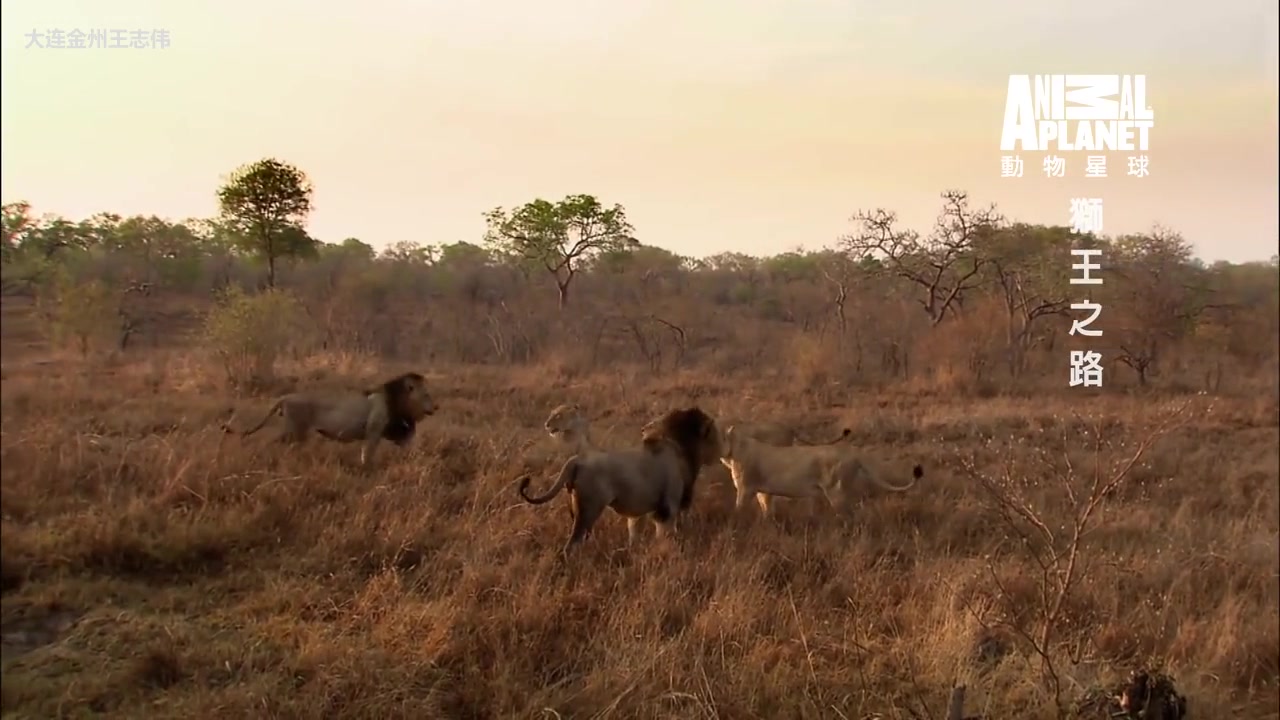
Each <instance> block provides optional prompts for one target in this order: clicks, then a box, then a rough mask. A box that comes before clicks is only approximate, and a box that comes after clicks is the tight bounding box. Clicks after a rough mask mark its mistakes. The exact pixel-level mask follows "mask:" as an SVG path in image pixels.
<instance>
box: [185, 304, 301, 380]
mask: <svg viewBox="0 0 1280 720" xmlns="http://www.w3.org/2000/svg"><path fill="white" fill-rule="evenodd" d="M313 330H314V328H312V327H311V326H310V323H309V322H308V317H307V314H306V311H305V309H304V308H303V306H302V303H301V302H300V301H299V300H298V299H297V298H296V297H295V296H294V295H292V294H291V293H289V292H288V291H285V290H279V289H273V290H267V291H264V292H262V293H259V294H257V295H249V294H246V293H245V292H244V291H243V290H241V289H240V288H238V287H235V286H229V287H227V288H226V289H225V290H223V291H222V292H221V293H220V295H219V297H218V301H217V302H216V303H215V304H214V307H213V308H212V309H210V310H209V312H208V314H206V315H205V322H204V342H205V345H206V346H207V347H208V348H209V349H210V350H212V351H213V353H214V354H216V355H217V357H218V359H219V360H220V362H221V364H222V369H223V372H224V373H225V376H226V380H227V383H228V384H229V385H230V386H231V387H233V388H236V389H252V388H258V387H264V386H266V385H268V384H270V382H271V381H272V380H273V379H274V378H275V369H276V361H277V360H278V359H279V358H280V357H281V356H282V355H283V354H285V353H288V352H290V351H295V352H296V351H298V350H301V349H304V348H305V347H306V346H307V345H308V343H309V339H310V337H311V336H312V335H313V332H312V331H313Z"/></svg>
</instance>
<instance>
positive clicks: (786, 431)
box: [640, 420, 853, 446]
mask: <svg viewBox="0 0 1280 720" xmlns="http://www.w3.org/2000/svg"><path fill="white" fill-rule="evenodd" d="M657 422H658V421H657V420H653V421H650V422H649V423H647V424H645V426H644V427H642V428H640V434H641V437H647V436H648V435H649V433H650V432H651V430H652V429H653V428H655V427H656V424H657ZM733 427H735V428H737V432H739V433H745V434H747V435H749V436H751V437H753V438H755V439H756V440H760V441H762V442H766V443H769V444H770V445H779V446H785V445H834V444H836V443H838V442H842V441H844V440H847V439H849V438H850V437H852V436H853V430H852V429H850V428H843V429H842V430H841V431H840V435H839V437H836V438H835V439H833V440H821V441H818V442H813V441H810V440H806V439H804V438H802V437H801V436H800V431H799V430H796V429H795V428H793V427H787V426H786V425H783V424H782V423H778V422H753V423H751V424H746V423H734V424H733Z"/></svg>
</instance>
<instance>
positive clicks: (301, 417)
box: [222, 372, 436, 468]
mask: <svg viewBox="0 0 1280 720" xmlns="http://www.w3.org/2000/svg"><path fill="white" fill-rule="evenodd" d="M435 411H436V405H435V401H434V400H432V399H431V395H430V393H428V392H427V387H426V378H424V377H423V376H422V375H421V374H419V373H416V372H410V373H405V374H403V375H399V376H396V377H394V378H392V379H390V380H388V381H386V382H384V383H382V384H381V385H378V386H377V387H374V388H371V389H366V390H308V391H303V392H296V393H290V394H288V395H285V396H283V397H281V398H279V399H278V400H276V401H275V402H274V403H273V404H272V405H271V407H270V409H268V410H267V412H266V414H265V415H263V416H262V420H260V421H259V422H258V424H257V425H254V426H253V427H252V428H250V429H248V430H244V431H241V432H239V433H238V434H239V435H241V436H248V435H252V434H253V433H255V432H257V431H259V430H261V429H262V428H263V426H265V425H266V424H267V422H268V421H270V420H271V418H272V417H274V416H275V415H280V416H281V417H282V418H284V430H283V431H281V433H280V435H279V437H278V438H277V439H278V440H280V441H281V442H285V443H294V442H302V441H303V440H306V439H307V437H308V433H310V432H311V431H312V430H315V431H316V432H317V433H318V434H319V435H320V436H322V437H325V438H328V439H329V440H336V441H338V442H343V443H347V442H354V441H357V440H363V441H364V446H363V447H362V448H361V451H360V465H361V467H364V468H368V467H369V466H370V464H371V463H372V462H373V453H374V450H376V449H377V447H378V442H379V441H380V440H383V439H385V440H388V441H390V442H392V443H394V444H396V445H399V446H403V445H405V444H406V443H408V442H409V440H410V439H411V438H412V437H413V434H414V430H415V429H416V428H417V425H418V421H419V420H421V419H422V418H424V417H426V416H427V415H433V414H435ZM222 429H223V431H224V432H228V433H236V432H237V431H236V430H234V429H232V428H231V427H230V425H228V424H224V425H223V426H222Z"/></svg>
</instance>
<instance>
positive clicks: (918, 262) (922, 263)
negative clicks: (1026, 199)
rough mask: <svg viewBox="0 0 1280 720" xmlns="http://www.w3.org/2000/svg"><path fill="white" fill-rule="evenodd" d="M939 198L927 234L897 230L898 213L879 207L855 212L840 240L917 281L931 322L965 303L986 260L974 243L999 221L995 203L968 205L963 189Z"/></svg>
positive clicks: (857, 255) (979, 279)
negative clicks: (978, 206)
mask: <svg viewBox="0 0 1280 720" xmlns="http://www.w3.org/2000/svg"><path fill="white" fill-rule="evenodd" d="M942 200H943V208H942V212H941V213H940V214H939V215H938V219H937V222H936V223H935V225H934V230H933V232H932V233H931V234H930V235H929V236H928V237H925V238H922V237H920V235H919V234H918V233H916V232H915V231H913V230H899V229H898V228H897V223H898V216H897V214H896V213H893V212H890V211H888V210H884V209H882V208H877V209H876V210H874V211H869V212H868V211H859V212H858V213H857V214H856V215H854V216H853V218H852V221H853V222H854V223H856V224H857V225H858V228H857V229H856V230H855V231H854V232H853V233H852V234H850V235H847V236H845V237H842V238H841V239H840V245H841V247H842V248H843V249H844V251H845V252H847V253H848V254H849V255H850V257H852V258H854V259H856V260H863V259H868V258H870V259H874V260H876V261H878V262H879V263H881V264H882V266H883V267H884V268H885V269H886V270H888V271H889V272H891V273H893V274H895V275H897V276H898V277H901V278H904V279H906V280H909V281H910V282H912V283H914V284H915V285H917V286H919V288H920V290H921V291H922V292H923V294H924V297H922V298H920V300H919V302H920V305H921V306H922V307H923V308H924V310H925V312H927V313H928V314H929V320H930V321H931V322H932V324H933V325H935V326H936V325H938V324H939V323H941V322H942V320H943V319H944V318H945V317H947V315H948V314H952V315H954V314H955V313H956V312H957V311H958V310H959V309H960V308H961V306H963V304H964V298H965V293H967V292H969V291H971V290H974V289H976V288H978V287H980V286H981V285H982V282H983V277H982V269H983V267H984V266H985V265H986V262H987V259H986V258H984V257H983V256H982V254H981V253H980V252H979V250H978V248H977V247H976V245H977V244H978V243H979V241H980V240H982V239H983V238H985V237H987V236H988V235H989V234H990V233H992V232H994V231H996V230H997V229H998V228H999V226H1000V225H1001V223H1003V218H1002V217H1001V216H1000V215H999V213H997V212H996V209H995V206H994V205H992V206H989V207H987V208H982V209H978V210H973V209H971V208H970V207H969V196H968V194H967V193H965V192H962V191H959V190H948V191H947V192H944V193H943V194H942Z"/></svg>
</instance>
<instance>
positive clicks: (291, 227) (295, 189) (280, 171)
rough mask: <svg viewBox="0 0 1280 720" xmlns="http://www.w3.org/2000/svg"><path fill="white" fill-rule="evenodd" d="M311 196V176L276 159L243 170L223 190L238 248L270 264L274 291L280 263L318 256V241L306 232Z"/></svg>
mask: <svg viewBox="0 0 1280 720" xmlns="http://www.w3.org/2000/svg"><path fill="white" fill-rule="evenodd" d="M311 193H312V186H311V182H310V180H308V179H307V176H306V174H304V173H303V172H302V171H301V170H299V169H298V168H296V167H294V166H292V165H289V164H288V163H283V162H280V161H279V160H276V159H274V158H266V159H264V160H259V161H258V162H256V163H252V164H249V165H243V166H241V167H240V168H238V169H237V170H236V171H235V172H234V173H232V175H231V178H230V179H229V180H228V181H227V183H226V184H225V185H223V186H222V187H221V188H219V189H218V205H219V207H220V208H221V211H222V222H223V223H224V224H225V225H226V226H227V227H228V228H230V229H231V230H232V231H233V232H234V234H235V237H236V239H237V241H238V244H240V245H241V246H242V247H243V248H244V249H245V250H247V251H248V252H250V253H251V254H253V255H256V256H258V257H260V258H261V259H263V260H265V261H266V263H267V286H268V287H275V284H276V260H277V259H279V258H282V257H308V256H314V254H315V251H316V245H315V241H314V240H312V239H311V238H310V237H309V236H308V235H307V234H306V232H305V231H304V230H303V229H302V227H303V224H304V223H305V222H306V219H307V215H308V214H309V213H310V212H311Z"/></svg>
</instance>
